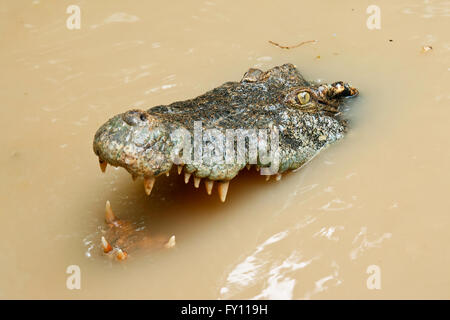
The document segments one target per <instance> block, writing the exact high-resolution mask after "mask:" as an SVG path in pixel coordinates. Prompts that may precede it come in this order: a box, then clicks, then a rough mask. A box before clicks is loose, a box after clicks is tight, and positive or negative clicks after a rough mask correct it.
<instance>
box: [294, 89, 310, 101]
mask: <svg viewBox="0 0 450 320" xmlns="http://www.w3.org/2000/svg"><path fill="white" fill-rule="evenodd" d="M297 98H298V101H300V103H301V104H307V103H308V102H309V99H310V98H311V97H310V96H309V93H308V92H305V91H303V92H300V93H299V94H298V95H297Z"/></svg>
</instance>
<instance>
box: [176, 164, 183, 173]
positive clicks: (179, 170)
mask: <svg viewBox="0 0 450 320" xmlns="http://www.w3.org/2000/svg"><path fill="white" fill-rule="evenodd" d="M177 169H178V175H180V174H181V171H183V166H178V168H177Z"/></svg>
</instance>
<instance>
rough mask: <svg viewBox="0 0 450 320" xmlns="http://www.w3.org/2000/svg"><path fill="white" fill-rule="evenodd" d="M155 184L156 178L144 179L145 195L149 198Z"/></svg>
mask: <svg viewBox="0 0 450 320" xmlns="http://www.w3.org/2000/svg"><path fill="white" fill-rule="evenodd" d="M154 184H155V177H150V178H145V179H144V188H145V193H146V194H147V195H148V196H149V195H150V193H152V189H153V185H154Z"/></svg>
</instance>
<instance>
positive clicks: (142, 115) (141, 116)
mask: <svg viewBox="0 0 450 320" xmlns="http://www.w3.org/2000/svg"><path fill="white" fill-rule="evenodd" d="M139 118H141V121H145V120H147V118H146V117H145V114H143V113H141V115H140V116H139Z"/></svg>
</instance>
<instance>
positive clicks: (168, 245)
mask: <svg viewBox="0 0 450 320" xmlns="http://www.w3.org/2000/svg"><path fill="white" fill-rule="evenodd" d="M175 244H176V241H175V236H171V237H170V239H169V241H167V243H166V244H165V245H164V247H165V248H167V249H170V248H173V247H175Z"/></svg>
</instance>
